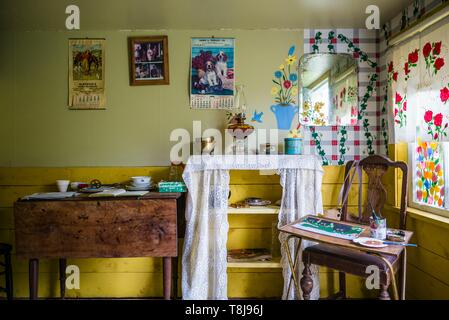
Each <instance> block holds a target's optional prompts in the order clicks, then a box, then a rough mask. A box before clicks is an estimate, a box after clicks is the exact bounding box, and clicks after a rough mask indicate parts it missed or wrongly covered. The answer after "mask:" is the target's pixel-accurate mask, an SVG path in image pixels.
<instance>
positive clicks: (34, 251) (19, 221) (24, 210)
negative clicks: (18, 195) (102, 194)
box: [14, 193, 182, 299]
mask: <svg viewBox="0 0 449 320" xmlns="http://www.w3.org/2000/svg"><path fill="white" fill-rule="evenodd" d="M181 195H182V194H180V193H148V194H147V195H145V196H142V197H133V198H128V197H123V198H119V197H116V198H89V197H86V196H80V197H76V198H69V199H64V200H27V201H23V200H21V201H18V202H16V203H15V205H14V218H15V232H16V237H15V238H16V255H17V257H18V258H20V259H28V260H29V279H30V299H37V298H38V275H39V259H59V266H60V270H59V272H60V279H61V281H60V284H61V296H62V297H63V296H64V293H65V265H66V259H67V258H132V257H162V258H163V284H164V298H165V299H170V297H171V287H172V263H173V266H174V269H175V270H174V271H175V272H174V273H176V274H177V256H178V237H177V215H178V212H177V211H178V210H177V209H178V205H177V202H178V199H180V198H181ZM172 259H173V261H172ZM176 281H177V276H175V281H174V283H175V296H176V290H177V289H176Z"/></svg>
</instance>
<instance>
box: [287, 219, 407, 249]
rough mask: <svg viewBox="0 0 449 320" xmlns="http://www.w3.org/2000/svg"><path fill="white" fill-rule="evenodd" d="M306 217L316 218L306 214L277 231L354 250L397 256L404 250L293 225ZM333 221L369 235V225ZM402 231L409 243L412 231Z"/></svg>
mask: <svg viewBox="0 0 449 320" xmlns="http://www.w3.org/2000/svg"><path fill="white" fill-rule="evenodd" d="M307 217H315V218H316V216H306V217H304V218H302V219H300V220H298V221H296V222H294V223H291V224H289V225H286V226H284V227H281V228H279V231H281V232H284V233H287V234H289V235H291V236H295V237H297V238H301V239H304V240H310V241H315V242H319V243H324V244H330V245H336V246H340V247H345V248H348V249H355V250H359V251H364V252H370V253H377V254H387V255H393V256H399V255H400V254H401V253H402V251H403V250H404V247H403V246H399V245H398V246H395V245H389V246H388V247H385V248H370V247H364V246H361V245H359V244H356V243H354V242H353V241H352V240H345V239H340V238H336V237H332V236H326V235H322V234H318V233H315V232H311V231H305V230H301V229H298V228H295V227H294V225H296V224H298V223H299V222H301V221H303V220H304V219H306V218H307ZM325 220H328V221H333V220H331V219H327V218H325ZM335 222H338V223H340V224H345V225H349V226H356V227H362V228H365V231H364V232H363V233H362V234H361V235H360V237H370V234H369V233H370V231H369V226H367V225H362V224H356V223H350V222H343V221H335ZM404 232H405V241H404V243H409V241H410V239H411V237H412V235H413V232H411V231H405V230H404Z"/></svg>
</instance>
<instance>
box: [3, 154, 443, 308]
mask: <svg viewBox="0 0 449 320" xmlns="http://www.w3.org/2000/svg"><path fill="white" fill-rule="evenodd" d="M401 150H402V151H401ZM390 155H391V157H392V158H395V159H404V155H406V151H404V148H403V147H402V148H401V146H391V148H390ZM134 175H151V176H153V177H154V179H155V180H160V179H164V178H166V177H167V175H168V168H167V167H138V168H124V167H107V168H0V242H7V243H14V221H13V211H12V205H13V203H14V201H15V200H16V199H17V198H19V197H21V196H24V195H26V194H31V193H34V192H42V191H53V190H55V186H54V181H55V180H56V179H59V178H67V179H70V180H72V181H89V179H91V178H98V179H100V180H101V181H103V182H104V183H112V182H117V181H123V182H124V181H126V180H127V179H128V177H130V176H134ZM343 175H344V168H343V167H337V166H329V167H325V175H324V179H323V187H322V192H323V202H324V206H325V208H331V207H335V206H336V205H337V199H338V194H339V191H340V187H341V184H342V183H343ZM401 178H402V177H401V176H400V175H399V174H398V172H394V171H390V172H389V173H388V174H387V175H386V176H385V178H384V183H385V184H386V185H387V189H388V191H389V192H388V193H389V195H390V194H393V196H390V197H389V199H388V205H387V208H386V210H385V214H386V216H387V217H388V219H389V224H390V225H394V224H395V223H397V217H398V210H397V209H396V208H395V206H396V205H397V203H396V202H397V197H396V196H395V195H397V194H398V187H399V186H400V179H401ZM366 183H367V179H366V176H364V178H363V184H364V188H363V189H364V190H366ZM231 192H232V196H231V202H235V201H240V200H243V199H245V198H247V197H250V196H251V197H254V196H255V197H263V198H267V199H269V200H272V201H277V200H279V199H280V197H281V188H280V186H279V178H278V177H277V176H262V175H259V173H258V172H255V171H238V172H237V171H233V172H232V173H231ZM357 192H358V188H357V186H356V185H355V186H354V187H353V188H352V190H351V194H350V197H349V198H350V200H349V201H350V206H351V210H352V211H353V212H356V206H357V196H358V194H357ZM276 219H277V217H276V216H275V215H259V216H257V215H230V216H229V222H230V231H229V241H228V248H229V249H236V248H258V247H266V248H271V242H272V236H271V235H272V224H273V223H275V222H276ZM407 228H408V229H410V230H412V231H414V232H415V236H414V238H413V242H415V243H418V245H419V248H418V249H414V248H410V249H408V257H409V259H408V277H407V280H408V283H407V298H409V299H448V298H449V271H448V270H449V251H448V248H449V238H448V237H447V234H448V232H449V219H445V218H439V219H435V217H434V216H432V215H429V214H427V215H426V214H424V213H419V212H417V211H416V210H412V209H410V210H409V217H408V223H407ZM180 245H181V246H182V240H180ZM69 263H70V264H76V265H78V266H79V267H80V269H81V289H80V290H68V291H67V296H68V297H83V298H87V297H95V298H97V297H114V298H119V297H161V296H162V264H161V261H160V259H150V258H133V259H83V260H70V259H69ZM13 269H14V294H15V296H16V297H21V298H25V297H27V296H28V264H27V261H20V260H17V259H16V258H15V257H13ZM228 276H229V283H228V292H229V296H230V297H231V298H280V297H281V294H282V284H283V279H282V274H281V269H280V268H274V269H260V268H248V269H236V268H230V269H229V270H228ZM320 280H321V295H322V296H323V297H325V296H328V295H329V294H331V293H334V292H336V291H337V289H338V285H337V284H338V277H337V273H336V272H335V271H333V270H328V269H325V268H321V269H320ZM1 281H3V279H2V280H1ZM0 285H1V282H0ZM347 287H348V297H350V298H373V297H376V295H377V292H375V291H368V290H367V289H366V288H365V287H364V281H363V280H361V279H359V278H356V277H352V276H348V277H347ZM179 288H180V286H179ZM179 293H180V289H179ZM58 294H59V283H58V264H57V261H47V260H43V261H41V265H40V282H39V295H40V296H41V297H57V296H58Z"/></svg>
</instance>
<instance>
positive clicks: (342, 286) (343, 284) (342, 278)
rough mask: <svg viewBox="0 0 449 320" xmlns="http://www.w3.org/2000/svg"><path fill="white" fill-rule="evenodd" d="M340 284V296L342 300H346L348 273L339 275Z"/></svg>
mask: <svg viewBox="0 0 449 320" xmlns="http://www.w3.org/2000/svg"><path fill="white" fill-rule="evenodd" d="M338 282H339V287H340V292H339V296H340V297H341V299H346V273H344V272H339V273H338Z"/></svg>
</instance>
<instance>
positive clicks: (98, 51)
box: [69, 39, 106, 109]
mask: <svg viewBox="0 0 449 320" xmlns="http://www.w3.org/2000/svg"><path fill="white" fill-rule="evenodd" d="M105 44H106V40H104V39H70V40H69V108H70V109H105V104H106V95H105Z"/></svg>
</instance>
